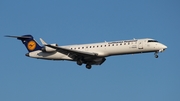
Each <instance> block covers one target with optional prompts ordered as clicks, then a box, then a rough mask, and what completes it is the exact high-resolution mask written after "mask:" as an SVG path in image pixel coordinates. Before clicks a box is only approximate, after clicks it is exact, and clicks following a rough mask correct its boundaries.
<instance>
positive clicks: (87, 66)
mask: <svg viewBox="0 0 180 101" xmlns="http://www.w3.org/2000/svg"><path fill="white" fill-rule="evenodd" d="M82 64H83V62H82V61H81V60H78V61H77V65H79V66H81V65H82ZM91 67H92V66H91V65H90V64H86V68H87V69H91Z"/></svg>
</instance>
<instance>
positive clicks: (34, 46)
mask: <svg viewBox="0 0 180 101" xmlns="http://www.w3.org/2000/svg"><path fill="white" fill-rule="evenodd" d="M27 47H28V49H29V50H31V51H32V50H34V49H35V48H36V42H34V41H29V42H28V45H27Z"/></svg>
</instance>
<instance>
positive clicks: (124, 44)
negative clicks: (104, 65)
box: [28, 38, 167, 61]
mask: <svg viewBox="0 0 180 101" xmlns="http://www.w3.org/2000/svg"><path fill="white" fill-rule="evenodd" d="M60 47H63V48H67V49H71V50H77V51H83V52H90V53H96V54H97V55H98V56H99V57H108V56H112V55H124V54H136V53H147V52H162V51H164V50H165V49H166V48H167V46H165V45H163V44H162V43H159V42H157V41H155V40H153V39H149V38H146V39H134V40H123V41H112V42H102V43H92V44H80V45H68V46H60ZM28 56H29V57H32V58H39V59H47V60H71V61H73V59H72V58H71V57H69V56H68V55H65V54H62V53H60V52H49V53H48V52H43V51H41V50H37V51H33V52H30V53H28Z"/></svg>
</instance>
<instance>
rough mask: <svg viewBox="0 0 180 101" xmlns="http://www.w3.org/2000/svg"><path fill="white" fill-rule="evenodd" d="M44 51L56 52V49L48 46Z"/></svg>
mask: <svg viewBox="0 0 180 101" xmlns="http://www.w3.org/2000/svg"><path fill="white" fill-rule="evenodd" d="M50 45H52V46H58V44H50ZM42 51H43V52H56V49H54V48H51V47H48V46H44V47H43V48H42Z"/></svg>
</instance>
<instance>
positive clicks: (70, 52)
mask: <svg viewBox="0 0 180 101" xmlns="http://www.w3.org/2000/svg"><path fill="white" fill-rule="evenodd" d="M46 46H48V47H51V48H53V49H56V50H57V51H58V52H60V53H62V54H65V55H68V56H70V57H79V56H80V57H89V58H96V57H98V54H97V53H91V52H83V51H78V50H71V49H67V48H63V47H58V46H52V45H46Z"/></svg>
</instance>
